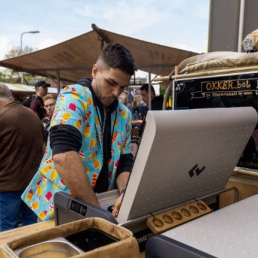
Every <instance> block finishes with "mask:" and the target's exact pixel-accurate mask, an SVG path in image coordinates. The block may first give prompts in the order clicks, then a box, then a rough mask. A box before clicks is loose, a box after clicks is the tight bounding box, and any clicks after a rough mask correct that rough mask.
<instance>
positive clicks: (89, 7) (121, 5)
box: [0, 0, 210, 60]
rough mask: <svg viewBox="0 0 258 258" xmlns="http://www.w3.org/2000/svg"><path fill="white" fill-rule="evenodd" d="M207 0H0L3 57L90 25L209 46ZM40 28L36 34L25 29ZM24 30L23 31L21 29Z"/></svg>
mask: <svg viewBox="0 0 258 258" xmlns="http://www.w3.org/2000/svg"><path fill="white" fill-rule="evenodd" d="M209 4H210V1H209V0H197V1H189V0H169V1H168V0H159V1H157V0H140V1H139V0H130V1H125V0H117V1H115V0H94V1H93V0H44V1H35V0H34V1H33V0H11V1H10V0H9V1H6V0H1V4H0V7H1V8H0V17H1V25H0V60H3V59H5V58H4V57H5V54H6V53H8V52H9V51H10V49H12V48H14V47H17V48H20V47H21V41H22V47H23V48H24V47H25V46H28V47H31V48H33V49H35V50H40V49H44V48H46V47H49V46H52V45H55V44H58V43H61V42H64V41H66V40H69V39H71V38H74V37H77V36H80V35H82V34H84V33H87V32H89V31H91V30H92V27H91V24H93V23H94V24H96V25H97V26H98V27H99V28H101V29H104V30H107V31H111V32H114V33H117V34H121V35H124V36H129V37H132V38H137V39H140V40H145V41H149V42H152V43H156V44H160V45H165V46H169V47H174V48H180V49H185V50H189V51H193V52H198V53H202V52H207V40H208V27H209ZM35 30H37V31H40V33H37V34H30V33H24V32H28V31H35ZM22 33H24V34H23V36H21V34H22Z"/></svg>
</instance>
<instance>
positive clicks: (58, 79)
mask: <svg viewBox="0 0 258 258" xmlns="http://www.w3.org/2000/svg"><path fill="white" fill-rule="evenodd" d="M56 83H57V93H58V94H59V93H60V74H59V70H57V71H56Z"/></svg>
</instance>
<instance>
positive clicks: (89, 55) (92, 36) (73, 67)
mask: <svg viewBox="0 0 258 258" xmlns="http://www.w3.org/2000/svg"><path fill="white" fill-rule="evenodd" d="M92 28H93V30H92V31H90V32H87V33H85V34H83V35H80V36H78V37H75V38H72V39H70V40H67V41H65V42H62V43H60V44H57V45H54V46H52V47H49V48H46V49H42V50H39V51H36V52H33V53H30V54H26V55H23V56H19V57H15V58H10V59H6V60H2V61H0V66H3V67H6V68H10V69H13V70H15V71H21V72H28V73H32V74H35V75H41V76H45V77H49V78H52V79H57V81H56V83H57V85H59V82H76V81H78V79H80V78H83V77H91V68H92V65H93V64H94V63H95V61H96V59H97V56H98V55H99V53H100V50H101V49H102V47H103V46H104V44H106V43H109V42H118V43H120V44H122V45H124V46H125V47H126V48H128V49H129V50H130V51H131V52H132V54H133V56H134V58H135V61H136V65H137V68H138V69H139V70H142V71H145V72H149V73H152V74H155V75H161V76H166V75H168V74H170V72H171V71H172V70H173V69H174V67H175V65H178V64H179V63H180V62H182V61H183V60H184V59H186V58H188V57H191V56H194V55H196V54H197V53H194V52H191V51H186V50H182V49H177V48H172V47H167V46H162V45H159V44H154V43H150V42H147V41H143V40H139V39H135V38H130V37H127V36H123V35H120V34H116V33H113V32H110V31H106V30H102V29H100V28H98V27H97V26H96V25H94V24H92Z"/></svg>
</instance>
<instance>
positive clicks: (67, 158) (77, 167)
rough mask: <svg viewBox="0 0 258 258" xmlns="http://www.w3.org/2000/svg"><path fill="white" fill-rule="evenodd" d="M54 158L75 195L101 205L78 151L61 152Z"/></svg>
mask: <svg viewBox="0 0 258 258" xmlns="http://www.w3.org/2000/svg"><path fill="white" fill-rule="evenodd" d="M53 160H54V163H55V166H56V170H57V172H58V174H59V175H60V177H61V178H62V180H63V181H64V183H65V185H66V186H67V187H68V188H69V189H70V191H71V192H72V194H73V195H74V196H75V197H78V198H80V199H81V200H83V201H85V202H88V203H91V204H93V205H96V206H100V205H99V202H98V200H97V197H96V195H95V193H94V191H93V189H92V187H91V185H90V181H89V179H88V177H87V175H86V173H85V168H84V166H83V163H82V161H81V158H80V157H79V155H78V153H77V152H75V151H69V152H65V153H59V154H56V155H54V156H53Z"/></svg>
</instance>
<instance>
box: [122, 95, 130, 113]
mask: <svg viewBox="0 0 258 258" xmlns="http://www.w3.org/2000/svg"><path fill="white" fill-rule="evenodd" d="M120 103H122V104H124V105H125V106H126V107H127V108H128V109H129V110H130V111H131V113H132V111H133V110H132V105H131V104H130V103H129V102H128V94H127V93H126V92H123V93H122V94H121V97H120Z"/></svg>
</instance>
